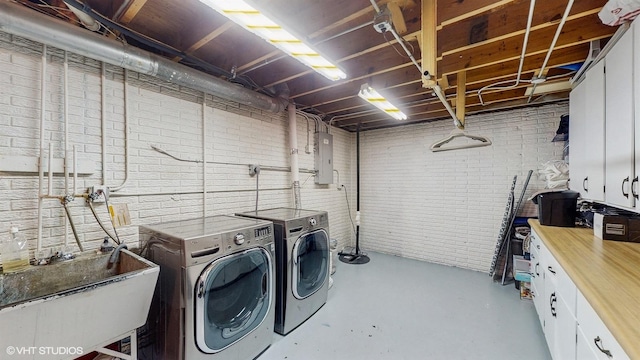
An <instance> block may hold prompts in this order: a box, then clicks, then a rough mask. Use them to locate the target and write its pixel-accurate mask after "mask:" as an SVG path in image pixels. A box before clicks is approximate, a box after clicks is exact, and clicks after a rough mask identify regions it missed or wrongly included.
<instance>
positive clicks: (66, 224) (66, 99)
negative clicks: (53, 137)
mask: <svg viewBox="0 0 640 360" xmlns="http://www.w3.org/2000/svg"><path fill="white" fill-rule="evenodd" d="M63 72H64V82H63V101H62V108H63V110H62V116H63V117H64V119H63V121H64V195H68V194H69V57H68V54H67V52H66V51H65V52H64V63H63ZM49 169H51V166H49ZM73 171H74V173H75V168H74V169H73ZM74 176H75V175H74ZM72 194H75V192H73V193H72ZM68 245H69V219H67V217H66V216H64V246H65V247H66V246H68ZM65 251H66V250H65Z"/></svg>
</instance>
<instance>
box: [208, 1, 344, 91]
mask: <svg viewBox="0 0 640 360" xmlns="http://www.w3.org/2000/svg"><path fill="white" fill-rule="evenodd" d="M200 2H202V3H203V4H205V5H207V6H209V7H211V8H212V9H214V10H215V11H217V12H219V13H220V14H222V15H224V16H226V17H227V18H228V19H229V20H231V21H233V22H235V23H236V24H238V25H240V26H242V27H243V28H245V29H247V30H249V31H251V32H252V33H254V34H256V35H258V36H259V37H261V38H263V39H264V40H266V41H267V42H268V43H270V44H272V45H273V46H275V47H277V48H278V49H280V50H282V51H284V52H285V53H286V54H287V55H289V56H291V57H293V58H295V59H296V60H298V61H300V62H301V63H303V64H304V65H306V66H308V67H310V68H312V69H313V70H315V71H316V72H318V73H319V74H321V75H323V76H324V77H326V78H327V79H329V80H334V81H335V80H340V79H344V78H346V77H347V75H346V74H345V73H344V72H343V71H342V70H340V69H339V68H338V67H337V66H336V65H334V64H332V63H331V62H330V61H329V60H327V59H325V58H324V57H322V55H320V54H318V52H316V51H315V50H313V49H311V47H309V46H308V45H307V44H305V43H303V42H302V41H301V40H299V39H298V38H296V37H295V36H293V35H291V33H290V32H289V31H287V30H286V29H284V28H283V27H282V26H280V25H278V24H277V23H275V22H274V21H273V20H271V19H269V18H268V17H267V16H265V15H264V14H263V13H261V12H260V11H258V10H256V9H255V8H254V7H253V6H251V5H249V4H248V3H246V2H245V1H243V0H200Z"/></svg>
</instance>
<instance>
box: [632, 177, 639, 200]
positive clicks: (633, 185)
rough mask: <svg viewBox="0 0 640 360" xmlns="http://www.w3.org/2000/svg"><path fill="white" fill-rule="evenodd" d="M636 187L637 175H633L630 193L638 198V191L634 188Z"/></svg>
mask: <svg viewBox="0 0 640 360" xmlns="http://www.w3.org/2000/svg"><path fill="white" fill-rule="evenodd" d="M637 188H638V177H637V176H636V177H634V178H633V181H632V182H631V194H633V197H634V198H636V199H638V192H637V191H636V189H637Z"/></svg>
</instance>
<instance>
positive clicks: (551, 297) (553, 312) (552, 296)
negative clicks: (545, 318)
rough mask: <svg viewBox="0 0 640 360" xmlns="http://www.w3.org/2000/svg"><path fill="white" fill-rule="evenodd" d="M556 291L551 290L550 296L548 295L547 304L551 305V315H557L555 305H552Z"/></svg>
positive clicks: (554, 301)
mask: <svg viewBox="0 0 640 360" xmlns="http://www.w3.org/2000/svg"><path fill="white" fill-rule="evenodd" d="M556 301H557V300H556V293H555V292H552V293H551V296H550V297H549V306H550V307H551V315H553V317H557V313H556V307H555V306H553V305H554V304H555V303H556Z"/></svg>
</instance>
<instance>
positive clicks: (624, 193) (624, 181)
mask: <svg viewBox="0 0 640 360" xmlns="http://www.w3.org/2000/svg"><path fill="white" fill-rule="evenodd" d="M628 182H629V177H628V176H627V177H626V178H625V179H624V180H622V195H624V197H626V198H629V192H624V184H625V183H628Z"/></svg>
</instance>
